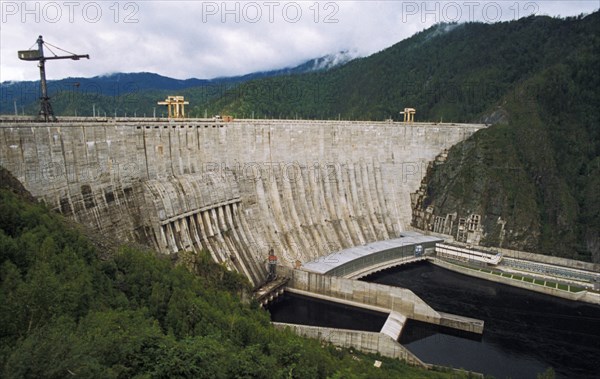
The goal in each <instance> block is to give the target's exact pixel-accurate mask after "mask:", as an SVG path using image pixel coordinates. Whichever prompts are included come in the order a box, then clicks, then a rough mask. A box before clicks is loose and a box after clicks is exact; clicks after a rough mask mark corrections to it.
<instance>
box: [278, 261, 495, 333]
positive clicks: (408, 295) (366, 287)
mask: <svg viewBox="0 0 600 379" xmlns="http://www.w3.org/2000/svg"><path fill="white" fill-rule="evenodd" d="M288 274H290V277H291V279H290V281H289V282H288V288H291V289H294V290H300V291H305V292H307V293H311V294H316V295H322V296H326V297H330V298H334V299H341V300H344V301H348V302H352V303H356V304H362V305H360V306H363V307H365V306H366V307H370V309H373V310H377V311H384V312H392V311H394V312H398V313H400V314H402V315H403V316H405V317H407V318H411V319H413V320H418V321H423V322H428V323H432V324H437V325H446V326H450V327H453V328H456V329H460V330H464V331H467V332H472V333H483V327H484V323H483V321H481V320H477V319H472V318H469V317H463V316H459V315H451V314H446V313H442V312H437V311H436V310H434V309H433V308H431V307H430V306H429V305H428V304H427V303H426V302H425V301H423V300H422V299H421V298H420V297H418V296H417V295H415V294H414V292H412V291H411V290H408V289H406V288H399V287H392V286H386V285H383V284H376V283H368V282H362V281H358V280H353V279H345V278H340V277H336V276H327V275H321V274H317V273H313V272H307V271H302V270H293V271H290V272H288ZM311 296H312V295H311Z"/></svg>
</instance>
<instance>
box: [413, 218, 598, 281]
mask: <svg viewBox="0 0 600 379" xmlns="http://www.w3.org/2000/svg"><path fill="white" fill-rule="evenodd" d="M412 230H415V231H417V232H420V233H424V234H427V235H434V236H436V237H440V238H444V239H446V240H448V239H451V240H452V243H453V244H457V245H462V246H465V247H466V246H471V245H468V244H465V243H462V242H456V241H454V238H453V237H452V236H449V235H446V234H439V233H432V232H425V231H423V230H420V229H416V228H413V229H412ZM473 248H476V249H478V250H482V251H490V252H500V253H502V255H504V256H505V257H509V258H517V259H524V260H528V261H532V262H540V263H547V264H551V265H556V266H563V267H569V268H575V269H579V270H587V271H594V272H600V263H591V262H583V261H576V260H574V259H567V258H561V257H553V256H550V255H542V254H535V253H529V252H527V251H520V250H511V249H504V248H500V247H486V246H479V245H477V246H475V247H473Z"/></svg>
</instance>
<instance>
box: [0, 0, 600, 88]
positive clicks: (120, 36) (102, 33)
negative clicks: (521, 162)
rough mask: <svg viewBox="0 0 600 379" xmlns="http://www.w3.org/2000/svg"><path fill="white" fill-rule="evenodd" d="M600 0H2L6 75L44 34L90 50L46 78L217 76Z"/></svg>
mask: <svg viewBox="0 0 600 379" xmlns="http://www.w3.org/2000/svg"><path fill="white" fill-rule="evenodd" d="M599 4H600V2H599V0H591V1H521V2H516V1H515V0H511V1H495V2H494V1H470V0H467V1H436V2H433V1H430V2H423V1H389V0H388V1H366V0H365V1H318V2H317V1H314V0H311V1H285V0H284V1H270V0H266V1H222V0H221V1H146V0H143V1H114V0H111V1H75V0H67V1H27V2H24V1H22V0H19V1H5V0H0V5H1V20H0V22H1V23H0V81H7V80H37V79H38V75H39V74H38V69H37V67H36V63H35V62H26V61H20V60H19V59H18V58H17V50H27V49H29V48H31V47H32V45H34V43H35V41H36V39H37V36H38V35H40V34H41V35H43V37H44V40H45V41H47V42H49V43H51V44H53V45H55V46H58V47H61V48H63V49H65V50H67V51H70V52H73V53H77V54H89V55H90V58H91V59H90V60H89V61H88V60H80V61H72V60H60V61H50V62H48V63H47V77H48V78H49V79H59V78H64V77H68V76H84V77H91V76H96V75H103V74H108V73H113V72H142V71H148V72H155V73H159V74H161V75H165V76H170V77H174V78H179V79H186V78H191V77H195V78H213V77H218V76H231V75H240V74H246V73H250V72H255V71H264V70H269V69H275V68H282V67H289V66H295V65H297V64H299V63H302V62H304V61H306V60H308V59H311V58H315V57H319V56H323V55H327V54H331V53H336V52H339V51H342V50H349V51H352V52H353V53H354V54H356V55H360V56H367V55H370V54H372V53H375V52H377V51H380V50H382V49H384V48H386V47H389V46H391V45H393V44H394V43H396V42H399V41H401V40H402V39H405V38H408V37H410V36H411V35H413V34H414V33H416V32H418V31H421V30H423V29H425V28H427V27H429V26H431V25H433V24H435V23H437V22H452V21H457V22H469V21H481V22H497V21H507V20H514V19H518V18H521V17H523V16H528V15H531V14H537V15H542V14H543V15H550V16H572V15H578V14H580V13H591V12H593V11H595V10H597V9H598V7H599ZM54 51H55V52H56V53H57V54H58V55H63V54H64V53H62V52H61V51H59V50H54ZM45 54H46V55H51V54H52V53H50V52H49V51H46V52H45Z"/></svg>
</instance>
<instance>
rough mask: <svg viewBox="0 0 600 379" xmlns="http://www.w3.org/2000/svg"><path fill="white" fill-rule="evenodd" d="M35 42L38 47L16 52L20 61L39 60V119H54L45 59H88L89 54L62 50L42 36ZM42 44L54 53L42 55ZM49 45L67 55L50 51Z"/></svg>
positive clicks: (46, 120)
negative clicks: (50, 55)
mask: <svg viewBox="0 0 600 379" xmlns="http://www.w3.org/2000/svg"><path fill="white" fill-rule="evenodd" d="M36 43H37V45H38V48H37V49H35V50H31V48H29V50H20V51H19V52H18V55H19V59H20V60H22V61H39V63H38V67H39V68H40V92H41V96H40V112H39V117H40V119H42V120H43V121H45V122H48V121H56V116H55V115H54V111H53V110H52V105H51V104H50V97H48V84H47V83H46V61H48V60H54V59H72V60H75V61H77V60H79V59H81V58H86V59H90V56H89V55H88V54H85V55H78V54H74V53H71V52H69V51H66V50H63V49H61V48H60V47H58V46H54V45H52V44H50V43H48V42H45V41H44V39H43V38H42V36H39V37H38V39H37V41H36ZM34 45H35V43H34ZM34 45H32V46H31V47H33V46H34ZM44 45H46V48H47V49H48V50H50V52H52V54H54V56H52V57H46V56H44ZM49 46H51V47H54V48H55V49H58V50H61V51H64V52H65V53H68V54H69V55H62V56H59V55H56V54H55V53H54V52H53V51H52V49H50V47H49Z"/></svg>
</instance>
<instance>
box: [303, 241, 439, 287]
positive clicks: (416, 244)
mask: <svg viewBox="0 0 600 379" xmlns="http://www.w3.org/2000/svg"><path fill="white" fill-rule="evenodd" d="M441 241H442V240H441V239H439V238H437V237H431V236H425V235H421V234H419V233H416V232H403V233H402V235H401V237H400V238H395V239H391V240H387V241H377V242H373V243H369V244H365V245H362V246H355V247H351V248H348V249H344V250H341V251H338V252H336V253H333V254H329V255H327V256H324V257H321V258H319V259H317V260H314V261H312V262H307V263H305V264H303V265H302V269H303V270H306V271H311V272H316V273H320V274H325V275H332V276H342V277H350V276H355V275H356V274H361V273H364V274H366V273H370V271H371V269H383V268H387V267H391V266H395V265H397V264H399V263H400V262H402V261H403V260H408V259H410V258H416V259H422V258H423V257H424V254H425V253H427V252H430V251H433V249H435V245H436V243H438V242H441Z"/></svg>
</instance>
